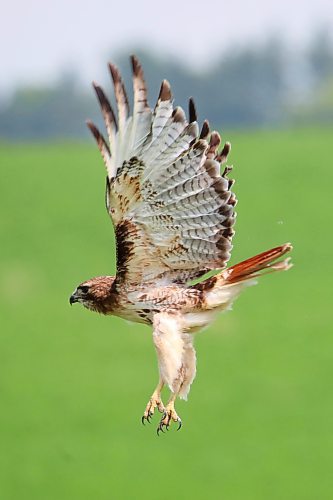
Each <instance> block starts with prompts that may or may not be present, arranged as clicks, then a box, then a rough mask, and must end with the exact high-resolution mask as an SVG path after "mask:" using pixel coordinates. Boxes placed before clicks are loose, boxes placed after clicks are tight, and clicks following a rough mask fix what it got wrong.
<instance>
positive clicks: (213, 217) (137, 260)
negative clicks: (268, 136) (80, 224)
mask: <svg viewBox="0 0 333 500" xmlns="http://www.w3.org/2000/svg"><path fill="white" fill-rule="evenodd" d="M131 61H132V70H133V91H134V107H133V113H132V115H131V114H130V109H129V104H128V98H127V94H126V90H125V86H124V84H123V81H122V79H121V75H120V73H119V71H118V69H117V68H116V67H115V66H114V65H113V64H110V65H109V68H110V72H111V76H112V80H113V84H114V89H115V98H116V103H117V115H116V114H115V113H114V111H113V110H112V107H111V105H110V102H109V100H108V98H107V97H106V95H105V93H104V91H103V90H102V88H101V87H100V86H99V85H97V84H95V83H94V84H93V85H94V89H95V92H96V95H97V98H98V101H99V104H100V106H101V111H102V115H103V117H104V121H105V125H106V131H107V135H108V140H105V139H104V137H103V135H102V134H101V133H100V132H99V130H98V129H97V127H96V126H95V125H94V124H93V123H92V122H90V121H88V122H87V124H88V127H89V128H90V130H91V132H92V133H93V135H94V137H95V139H96V142H97V145H98V148H99V150H100V152H101V155H102V158H103V160H104V163H105V166H106V170H107V182H106V206H107V211H108V213H109V215H110V217H111V219H112V222H113V225H114V229H115V235H116V242H117V275H116V276H100V277H96V278H92V279H90V280H88V281H85V282H83V283H81V285H79V286H78V287H77V288H76V289H75V291H74V293H73V294H72V295H71V297H70V303H71V304H72V303H74V302H80V303H82V304H83V305H84V306H85V307H86V308H87V309H90V310H93V311H96V312H99V313H102V314H113V315H115V316H120V317H122V318H124V319H127V320H130V321H135V322H140V323H146V324H149V325H152V326H153V341H154V345H155V348H156V352H157V357H158V364H159V372H160V380H159V383H158V386H157V387H156V389H155V391H154V393H153V394H152V396H151V398H150V400H149V402H148V405H147V407H146V410H145V412H144V415H143V417H142V421H143V422H145V420H147V421H149V420H150V418H151V417H152V415H153V413H154V410H155V409H156V408H157V409H158V410H159V411H160V412H162V413H163V416H162V419H161V421H160V423H159V426H158V432H159V431H162V430H163V429H164V428H165V427H166V428H168V427H169V424H170V422H171V421H176V422H178V423H179V426H180V425H181V420H180V418H179V416H178V415H177V413H176V411H175V407H174V403H175V400H176V398H177V396H179V397H181V398H185V399H186V397H187V394H188V392H189V389H190V385H191V383H192V381H193V379H194V377H195V364H196V362H195V361H196V357H195V351H194V347H193V333H194V332H196V331H198V330H200V329H202V328H203V327H205V326H207V325H209V324H210V323H211V321H213V319H214V318H215V317H216V314H217V313H218V312H219V311H223V310H225V309H227V308H229V307H230V305H231V304H232V302H233V300H234V299H235V298H236V297H237V296H238V294H239V293H240V291H241V290H242V289H243V288H244V287H245V286H246V285H249V284H253V283H254V280H255V279H256V278H257V277H258V276H260V275H261V274H264V273H267V272H273V271H278V270H287V269H289V267H290V263H289V259H284V260H278V259H279V258H280V257H282V256H283V255H284V254H285V253H286V252H288V251H289V250H291V248H292V247H291V245H290V244H289V243H287V244H285V245H281V246H279V247H276V248H273V249H272V250H269V251H267V252H263V253H262V254H260V255H257V256H255V257H252V258H250V259H247V260H245V261H244V262H241V263H240V264H237V265H235V266H232V267H230V268H229V269H225V267H226V264H227V262H228V260H229V258H230V252H231V249H232V245H231V240H232V237H233V234H234V229H233V226H234V223H235V218H236V212H235V205H236V203H237V200H236V196H235V194H234V193H233V192H232V191H231V187H232V185H233V183H234V181H233V180H231V179H229V177H228V175H229V173H230V171H231V167H229V166H226V167H225V168H224V170H223V172H222V174H221V173H220V165H221V164H224V163H226V161H227V157H228V154H229V152H230V144H229V143H226V144H225V145H224V146H223V147H222V149H221V150H220V152H219V146H220V143H221V138H220V135H219V134H218V133H217V132H215V131H213V132H211V133H210V130H209V125H208V122H207V121H204V123H203V126H202V129H201V132H199V128H198V124H197V114H196V110H195V105H194V102H193V99H192V98H191V99H190V101H189V121H187V119H186V116H185V113H184V111H183V110H182V109H181V108H180V107H177V108H174V107H173V101H172V94H171V90H170V85H169V83H168V82H167V81H166V80H164V81H163V82H162V85H161V90H160V93H159V97H158V100H157V103H156V106H155V108H154V109H153V110H152V109H150V107H149V106H148V102H147V89H146V84H145V81H144V75H143V71H142V68H141V66H140V64H139V62H138V60H137V59H136V57H134V56H133V57H132V58H131ZM210 270H218V274H216V275H215V276H213V277H210V278H207V279H204V280H203V281H201V282H199V283H197V284H195V285H192V284H191V280H194V279H197V278H200V277H201V276H203V275H204V274H205V273H206V272H207V271H210ZM164 385H168V387H169V388H170V390H171V397H170V399H169V401H168V403H167V405H166V406H164V405H163V403H162V400H161V390H162V388H163V386H164Z"/></svg>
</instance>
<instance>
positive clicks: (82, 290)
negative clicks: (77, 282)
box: [78, 285, 89, 293]
mask: <svg viewBox="0 0 333 500" xmlns="http://www.w3.org/2000/svg"><path fill="white" fill-rule="evenodd" d="M78 289H79V290H80V292H82V293H88V292H89V286H85V285H83V286H79V288H78Z"/></svg>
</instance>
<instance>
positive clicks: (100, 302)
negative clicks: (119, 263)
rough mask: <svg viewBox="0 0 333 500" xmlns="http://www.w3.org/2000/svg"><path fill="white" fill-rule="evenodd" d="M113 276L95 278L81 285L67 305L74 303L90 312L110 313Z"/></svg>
mask: <svg viewBox="0 0 333 500" xmlns="http://www.w3.org/2000/svg"><path fill="white" fill-rule="evenodd" d="M114 280H115V276H97V277H96V278H91V279H90V280H87V281H84V282H83V283H81V284H80V285H79V286H78V287H77V288H76V289H75V290H74V292H73V293H72V295H71V296H70V297H69V303H70V304H71V305H72V304H74V303H75V302H81V304H82V305H83V306H84V307H86V308H87V309H90V310H91V311H96V312H100V313H102V314H108V313H110V312H111V311H112V305H113V304H112V303H113V300H112V298H113V293H112V285H113V282H114Z"/></svg>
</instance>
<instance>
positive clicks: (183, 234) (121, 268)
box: [88, 56, 236, 285]
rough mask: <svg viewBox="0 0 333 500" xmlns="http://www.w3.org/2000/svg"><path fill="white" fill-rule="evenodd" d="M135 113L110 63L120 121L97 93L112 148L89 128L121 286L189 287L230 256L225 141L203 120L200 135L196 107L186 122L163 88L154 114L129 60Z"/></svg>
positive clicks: (135, 65) (140, 74)
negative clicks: (103, 174) (100, 164)
mask: <svg viewBox="0 0 333 500" xmlns="http://www.w3.org/2000/svg"><path fill="white" fill-rule="evenodd" d="M132 68H133V87H134V108H133V114H132V115H130V112H129V104H128V99H127V95H126V91H125V87H124V84H123V82H122V79H121V76H120V74H119V72H118V70H117V68H116V67H115V66H113V65H111V64H110V71H111V76H112V79H113V83H114V90H115V97H116V102H117V108H118V116H117V118H116V116H115V114H114V112H113V110H112V108H111V105H110V103H109V101H108V99H107V98H106V96H105V94H104V91H103V90H102V89H101V87H99V86H98V85H95V84H94V88H95V90H96V93H97V97H98V99H99V102H100V105H101V110H102V114H103V117H104V120H105V124H106V129H107V133H108V143H107V142H106V141H105V139H104V138H103V136H102V135H101V134H100V132H99V131H98V129H97V128H96V127H95V125H93V124H92V123H91V122H88V126H89V128H90V129H91V131H92V133H93V134H94V136H95V138H96V141H97V144H98V147H99V149H100V151H101V154H102V157H103V159H104V163H105V165H106V169H107V189H106V197H107V208H108V212H109V214H110V216H111V218H112V220H113V224H114V227H115V232H116V239H117V281H118V283H119V281H122V282H124V281H126V282H130V283H131V284H133V285H135V284H136V283H140V282H152V281H155V282H157V281H159V280H163V282H165V283H168V282H177V283H185V282H187V281H188V280H191V279H194V278H196V277H199V276H201V275H202V274H204V273H205V272H207V271H208V270H211V269H221V268H223V267H225V265H226V263H227V261H228V260H229V257H230V250H231V248H232V246H231V239H232V236H233V229H232V226H233V224H234V221H235V217H236V214H235V212H234V206H235V204H236V198H235V195H234V194H233V193H232V192H231V191H230V187H231V185H232V183H233V181H230V180H228V179H227V174H228V172H229V170H230V169H229V168H228V167H226V168H225V170H224V172H223V174H222V175H221V174H220V164H221V163H224V162H225V161H226V158H227V155H228V153H229V150H230V145H229V144H228V143H227V144H226V145H225V146H224V148H223V149H222V151H221V152H220V153H218V147H219V145H220V136H219V134H218V133H217V132H212V133H211V135H210V139H209V140H208V135H209V126H208V123H207V122H206V121H205V122H204V124H203V127H202V131H201V133H200V135H199V131H198V124H197V121H196V113H195V108H194V104H193V101H192V100H191V99H190V112H189V115H190V116H189V122H188V121H187V119H186V117H185V114H184V111H183V110H182V109H181V108H180V107H176V108H174V107H173V100H172V96H171V90H170V85H169V83H168V82H167V81H165V80H164V81H163V83H162V86H161V90H160V94H159V97H158V100H157V103H156V106H155V109H154V110H151V109H150V108H149V106H148V103H147V89H146V84H145V81H144V77H143V71H142V68H141V66H140V64H139V63H138V61H137V59H136V58H135V57H134V56H133V57H132Z"/></svg>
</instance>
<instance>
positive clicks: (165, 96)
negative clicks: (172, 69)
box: [158, 80, 172, 101]
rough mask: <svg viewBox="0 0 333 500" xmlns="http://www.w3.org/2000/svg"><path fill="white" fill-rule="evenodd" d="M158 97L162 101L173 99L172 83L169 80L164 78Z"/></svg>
mask: <svg viewBox="0 0 333 500" xmlns="http://www.w3.org/2000/svg"><path fill="white" fill-rule="evenodd" d="M158 99H159V100H160V101H171V99H172V94H171V87H170V83H169V82H168V80H163V82H162V84H161V90H160V93H159V96H158Z"/></svg>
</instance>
